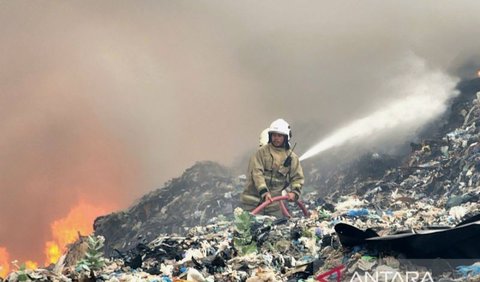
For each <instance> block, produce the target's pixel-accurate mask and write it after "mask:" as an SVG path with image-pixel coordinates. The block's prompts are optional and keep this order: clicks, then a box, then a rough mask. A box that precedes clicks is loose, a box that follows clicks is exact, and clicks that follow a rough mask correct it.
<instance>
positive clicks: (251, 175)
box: [241, 143, 304, 215]
mask: <svg viewBox="0 0 480 282" xmlns="http://www.w3.org/2000/svg"><path fill="white" fill-rule="evenodd" d="M290 153H291V158H292V162H291V164H290V166H288V167H285V166H284V162H285V160H286V159H287V157H288V155H290ZM303 183H304V175H303V170H302V167H301V165H300V161H299V159H298V156H297V155H296V154H295V153H293V152H291V150H290V149H289V150H287V149H285V148H277V147H275V146H273V145H272V144H271V143H269V144H267V145H264V146H262V147H260V148H259V149H258V150H257V152H256V153H255V155H253V156H252V158H251V159H250V163H249V166H248V172H247V183H246V187H245V190H244V191H243V193H242V196H241V202H242V204H243V208H244V209H246V210H253V209H254V208H255V207H257V206H258V205H259V204H260V203H261V202H262V201H263V195H265V194H266V193H267V192H270V194H271V196H272V197H275V196H280V195H281V194H282V190H283V189H284V188H285V187H286V186H287V185H288V184H290V187H291V189H292V190H291V192H293V193H295V194H296V195H297V199H298V197H300V195H301V192H302V186H303ZM265 211H266V213H267V214H275V215H278V211H280V208H279V206H278V204H272V205H270V206H269V207H267V208H266V209H265Z"/></svg>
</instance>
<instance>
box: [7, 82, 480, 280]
mask: <svg viewBox="0 0 480 282" xmlns="http://www.w3.org/2000/svg"><path fill="white" fill-rule="evenodd" d="M473 83H474V84H475V87H473V86H472V85H471V84H468V85H467V84H463V85H462V84H461V85H459V89H460V90H461V91H462V94H461V95H460V96H459V97H457V98H456V100H455V101H453V104H452V107H451V110H450V112H449V116H448V117H449V118H448V121H447V122H445V123H444V124H443V125H442V126H439V131H438V132H437V134H434V135H432V136H429V137H428V138H427V139H425V140H423V141H422V142H421V143H420V144H418V146H417V145H415V144H413V146H412V151H411V152H410V153H409V154H408V156H406V157H405V158H403V159H402V160H395V161H393V160H392V161H382V159H383V160H387V159H388V157H387V156H384V155H382V154H379V155H375V156H374V155H372V154H369V155H368V156H366V157H364V158H360V159H359V162H360V163H358V162H357V164H359V165H360V166H362V164H363V163H362V162H366V161H367V162H368V163H369V164H371V166H368V169H365V167H364V168H363V170H362V169H360V170H355V169H350V168H352V166H346V167H345V168H348V169H343V170H338V171H336V172H334V171H329V172H328V173H326V174H325V175H323V176H320V171H319V170H313V169H312V168H311V167H310V168H309V167H308V166H306V167H307V169H306V170H305V174H306V179H309V178H310V179H313V180H309V182H307V183H306V185H305V192H304V194H303V195H302V200H303V203H304V204H305V206H306V209H307V210H308V211H309V216H308V217H305V216H304V215H303V212H302V211H301V210H300V209H298V208H297V207H296V206H295V204H293V203H286V206H288V208H289V211H291V215H292V216H291V217H290V218H288V219H286V218H280V219H277V218H274V217H269V216H260V215H257V216H253V215H251V214H250V213H248V212H246V211H242V210H241V209H238V208H236V207H238V198H239V196H238V195H239V193H241V191H242V190H243V184H244V178H243V177H235V176H234V175H232V173H231V171H230V170H229V169H226V168H224V167H223V166H221V165H218V164H216V163H213V162H201V163H197V164H195V165H194V166H193V167H192V168H190V169H188V170H187V171H185V173H184V175H182V176H181V177H180V178H176V179H173V180H171V181H170V182H168V183H166V185H165V187H163V188H161V189H158V190H155V191H152V192H151V193H149V194H147V195H145V196H144V197H143V198H142V199H140V200H139V201H138V202H137V203H135V204H134V205H133V206H132V207H131V208H129V209H128V210H126V211H121V212H117V213H113V214H110V215H107V216H103V217H100V218H98V219H97V220H96V221H95V223H94V227H95V235H96V236H103V237H104V238H105V241H104V242H103V243H104V249H103V255H104V260H103V259H102V262H103V263H104V265H103V266H102V267H101V268H99V269H90V271H87V270H86V269H78V268H76V266H77V265H78V262H79V261H82V259H85V257H84V256H85V255H86V253H87V252H88V242H87V243H86V241H85V240H87V239H86V238H83V240H84V242H83V243H76V244H74V245H72V246H71V248H70V249H69V252H68V253H67V254H66V255H65V256H64V257H63V259H61V260H59V262H57V265H51V266H48V267H46V268H39V269H33V270H32V269H25V268H21V267H19V268H17V269H16V270H14V271H12V272H11V273H10V274H9V275H8V276H7V277H6V278H5V280H6V281H29V280H39V281H112V282H113V281H115V282H116V281H151V282H153V281H158V282H174V281H178V282H180V281H242V282H243V281H249V282H252V281H310V282H311V281H372V280H368V279H370V277H373V278H378V280H376V281H413V280H415V281H480V271H479V269H480V268H479V264H480V255H479V254H478V253H479V249H480V246H479V245H478V244H479V243H477V242H475V240H474V238H475V235H476V234H477V232H478V230H477V229H478V226H480V223H479V220H480V216H479V215H478V214H479V211H480V203H479V202H478V199H479V197H480V191H479V187H480V140H479V139H480V131H479V128H478V127H477V124H479V122H480V97H477V96H476V95H475V94H476V91H478V89H480V79H476V80H475V81H473ZM462 87H463V88H462ZM473 89H476V90H473ZM376 165H378V171H376V172H375V173H374V170H375V166H376ZM315 185H318V186H315ZM322 185H323V186H322ZM324 186H329V187H328V189H327V191H330V192H329V193H325V191H322V192H321V193H325V194H321V193H320V192H319V191H317V190H318V189H320V188H321V187H324ZM339 227H341V228H343V231H340V232H339V231H338V228H339ZM341 228H340V229H341ZM460 231H461V232H460ZM343 232H346V233H343ZM345 234H347V235H348V236H343V235H345ZM395 234H396V235H395ZM440 235H441V236H445V237H441V238H440V239H432V238H431V237H425V236H440ZM342 236H343V237H342ZM392 236H393V237H392ZM386 238H393V240H383V239H386ZM423 238H427V239H423ZM395 240H400V242H401V244H400V245H399V246H398V247H396V245H395V244H396V243H395V244H390V245H388V244H387V245H388V248H383V246H385V245H383V244H386V243H385V242H386V241H389V242H392V241H395ZM402 240H403V241H402ZM408 240H411V241H408ZM417 240H420V241H417ZM370 241H375V242H377V243H376V244H379V245H376V248H371V246H369V245H368V244H369V242H370ZM366 242H368V243H366ZM397 242H398V241H397ZM402 244H403V245H402ZM405 244H407V245H408V244H413V246H412V245H411V246H412V247H409V248H406V247H404V245H405ZM379 246H380V248H379ZM392 246H393V247H392ZM429 250H430V251H429ZM445 250H447V251H446V253H447V255H444V253H443V252H444V251H445ZM419 254H420V255H419ZM455 254H457V255H455ZM411 257H412V258H411ZM452 258H453V259H455V260H454V261H452V260H450V259H452ZM422 260H423V261H422ZM67 261H68V263H67Z"/></svg>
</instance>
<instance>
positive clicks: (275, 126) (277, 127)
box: [268, 118, 292, 141]
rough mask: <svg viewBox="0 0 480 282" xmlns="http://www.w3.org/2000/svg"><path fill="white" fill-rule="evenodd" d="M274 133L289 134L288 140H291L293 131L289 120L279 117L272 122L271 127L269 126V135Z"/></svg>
mask: <svg viewBox="0 0 480 282" xmlns="http://www.w3.org/2000/svg"><path fill="white" fill-rule="evenodd" d="M272 133H279V134H283V135H286V136H287V141H289V140H290V137H292V134H291V131H290V125H289V124H288V122H286V121H285V120H284V119H281V118H279V119H277V120H275V121H274V122H272V124H270V127H269V128H268V135H270V134H272Z"/></svg>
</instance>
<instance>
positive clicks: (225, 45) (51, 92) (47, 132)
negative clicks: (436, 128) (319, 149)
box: [0, 0, 480, 254]
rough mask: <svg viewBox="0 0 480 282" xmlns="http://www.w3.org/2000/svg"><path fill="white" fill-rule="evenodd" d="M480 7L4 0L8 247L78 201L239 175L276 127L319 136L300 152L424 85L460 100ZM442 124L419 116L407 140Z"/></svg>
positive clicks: (0, 206) (1, 180) (401, 132)
mask: <svg viewBox="0 0 480 282" xmlns="http://www.w3.org/2000/svg"><path fill="white" fill-rule="evenodd" d="M479 10H480V3H479V2H477V1H397V2H393V1H388V2H386V1H295V2H292V1H278V0H275V1H0V40H1V44H0V65H1V66H2V67H1V68H0V109H1V110H0V117H1V120H2V123H0V132H1V134H2V138H1V139H0V156H1V158H0V168H1V169H0V193H1V194H0V223H1V224H0V246H7V248H9V249H10V252H12V253H16V254H25V253H26V252H27V250H29V249H35V250H37V249H41V248H42V244H43V242H44V241H45V240H47V239H48V238H49V227H48V224H49V223H50V222H51V221H52V220H54V219H57V218H59V217H60V218H61V217H62V216H64V215H65V214H66V213H67V212H68V210H69V208H71V207H72V203H76V202H78V200H79V199H86V200H87V201H89V202H93V203H99V204H101V203H103V202H108V201H114V202H115V203H117V205H118V206H120V207H125V206H127V205H129V204H131V202H132V201H133V200H134V199H135V198H137V197H139V196H140V195H142V194H144V193H145V192H147V191H150V190H152V189H154V188H158V187H161V186H162V185H163V183H164V182H165V181H166V180H168V179H170V178H172V177H177V176H179V175H180V174H181V173H182V172H183V171H184V170H185V169H186V168H188V167H190V166H191V165H193V164H194V163H195V162H196V161H199V160H215V161H219V162H221V163H223V164H226V165H229V164H231V163H232V162H234V161H235V160H236V159H237V158H238V157H241V156H242V155H243V154H244V153H245V152H247V151H249V150H251V149H252V148H254V147H255V146H256V145H257V138H258V134H259V133H260V131H261V130H263V129H264V128H265V127H266V126H268V125H269V124H270V122H271V121H273V120H274V119H276V118H280V117H282V118H284V119H286V120H287V121H289V122H290V123H291V125H292V127H293V128H294V132H295V130H296V129H295V126H297V130H298V131H301V128H299V127H301V126H302V125H305V124H308V125H309V126H311V125H312V124H313V125H314V128H316V129H315V130H313V132H312V131H310V132H309V134H308V135H309V136H311V137H312V139H311V140H297V141H298V142H300V143H302V145H299V147H297V148H298V149H299V150H300V152H299V154H301V153H302V151H305V150H307V149H308V148H307V147H308V146H310V145H313V144H314V143H315V142H317V141H319V140H320V139H321V138H323V137H325V136H326V135H328V134H330V133H331V132H332V131H334V130H335V128H338V127H340V126H344V125H347V124H349V123H350V122H351V121H353V120H355V119H358V118H362V117H364V116H366V115H368V113H370V112H374V111H376V110H378V109H380V108H383V107H386V105H390V104H391V103H396V102H398V101H399V99H400V100H401V98H402V97H404V96H407V95H409V94H411V93H410V91H411V90H412V89H413V88H411V86H412V84H413V85H423V88H422V89H423V90H421V91H424V92H429V93H428V95H429V97H431V99H433V100H435V99H444V100H446V99H447V98H448V95H447V96H445V93H447V92H448V93H451V91H450V90H451V87H452V85H454V83H455V82H456V81H457V76H458V75H459V74H461V75H463V76H467V77H468V76H472V77H473V76H474V75H475V73H474V68H472V69H470V68H467V69H465V68H463V66H465V65H466V64H470V66H475V63H476V62H480V60H479V56H478V50H480V37H479V36H478V29H479V28H480V17H479V16H478V11H479ZM459 70H462V71H459ZM438 74H441V75H440V76H438ZM435 75H437V76H436V77H441V81H438V80H432V79H431V77H432V76H435ZM439 85H441V87H443V88H444V89H443V90H444V91H443V90H442V91H439V92H441V93H439V96H438V97H437V96H436V92H432V91H433V90H432V89H437V88H434V87H433V88H432V87H430V86H435V87H440V86H439ZM421 101H423V102H424V100H421ZM440 104H442V103H440ZM420 112H421V111H420ZM396 114H399V113H396ZM430 118H431V117H430V116H428V115H427V116H426V117H423V116H422V115H421V113H420V114H419V117H418V119H416V121H415V124H416V125H413V123H408V124H403V125H402V126H401V127H402V128H401V129H398V130H397V129H395V130H394V132H395V133H398V135H396V136H395V138H396V139H397V140H400V141H401V140H402V138H403V140H404V139H405V138H409V137H411V134H412V132H414V131H415V130H417V129H418V125H419V124H422V123H423V122H426V121H427V120H428V119H430ZM317 125H318V126H317ZM388 134H392V131H390V132H389V133H388ZM14 216H15V219H14ZM29 230H35V239H33V238H32V235H31V234H32V233H31V231H29ZM12 234H15V236H12ZM26 241H28V243H25V242H26ZM19 242H22V243H21V244H20V243H19Z"/></svg>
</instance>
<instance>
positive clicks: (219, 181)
mask: <svg viewBox="0 0 480 282" xmlns="http://www.w3.org/2000/svg"><path fill="white" fill-rule="evenodd" d="M242 190H243V181H242V179H240V178H237V177H234V176H233V175H232V174H231V171H230V170H229V169H227V168H226V167H224V166H221V165H220V164H218V163H215V162H211V161H204V162H198V163H196V164H195V165H194V166H192V167H191V168H189V169H187V170H186V171H185V172H184V173H183V175H182V176H181V177H178V178H174V179H172V180H170V181H169V182H167V183H166V184H165V186H164V187H163V188H161V189H157V190H155V191H152V192H150V193H148V194H147V195H145V196H143V197H142V198H141V199H140V200H139V201H138V202H137V203H136V204H134V205H132V207H130V208H129V209H128V210H125V211H120V212H116V213H112V214H109V215H106V216H102V217H99V218H97V219H96V220H95V222H94V230H95V234H97V235H101V236H104V237H105V238H106V241H105V254H106V255H107V256H110V255H113V254H114V250H115V249H117V250H121V251H125V250H129V249H131V248H132V247H135V246H136V245H137V244H139V243H143V244H144V243H148V242H150V241H151V240H153V239H155V238H156V236H158V234H171V233H175V234H180V235H184V234H185V233H186V231H187V230H188V228H189V227H193V226H196V225H203V224H206V223H207V222H208V221H209V220H211V219H212V218H214V217H215V216H217V215H219V214H222V215H225V216H229V217H233V210H234V208H235V207H237V206H238V205H239V199H238V198H239V196H238V194H239V193H240V192H241V191H242Z"/></svg>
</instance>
